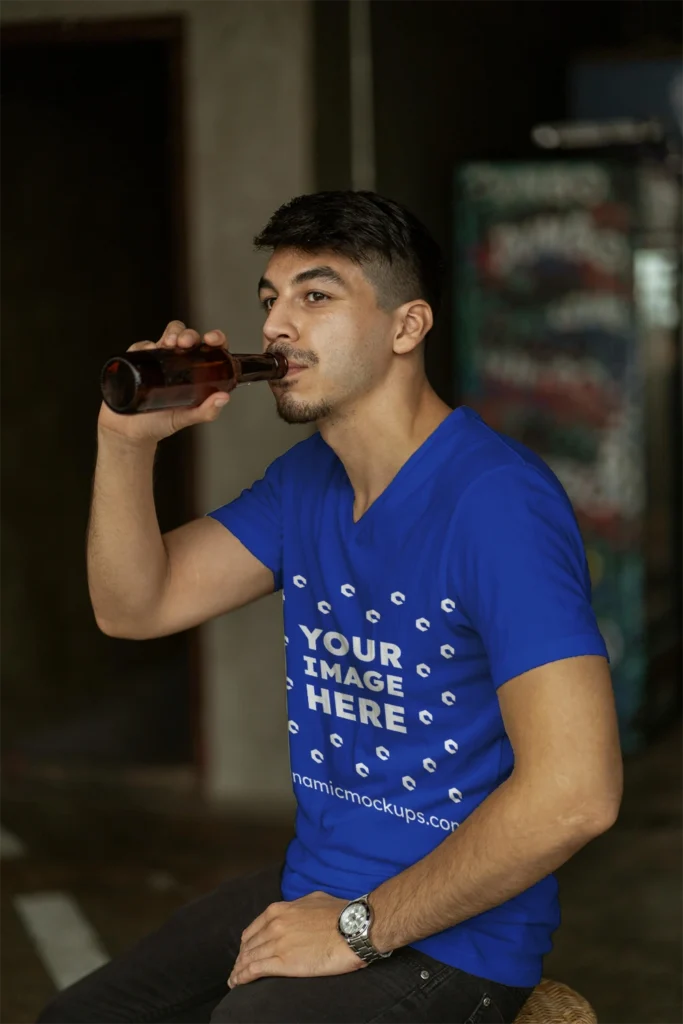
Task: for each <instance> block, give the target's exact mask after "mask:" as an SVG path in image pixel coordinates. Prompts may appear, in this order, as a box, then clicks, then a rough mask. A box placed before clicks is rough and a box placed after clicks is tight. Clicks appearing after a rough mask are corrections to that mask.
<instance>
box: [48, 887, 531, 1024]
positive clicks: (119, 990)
mask: <svg viewBox="0 0 683 1024" xmlns="http://www.w3.org/2000/svg"><path fill="white" fill-rule="evenodd" d="M281 872H282V869H281V867H277V868H273V869H269V870H268V871H262V872H259V873H258V874H254V875H251V876H249V877H247V878H240V879H234V880H231V881H229V882H225V883H224V884H223V885H221V886H219V887H218V889H216V890H214V892H212V893H209V894H208V895H206V896H201V897H200V898H199V899H196V900H194V901H193V902H192V903H189V904H187V906H185V907H182V908H181V909H180V910H178V911H176V913H175V914H173V915H172V916H171V917H170V919H169V920H168V921H167V922H166V924H164V925H163V926H162V927H161V928H160V929H159V930H158V931H156V932H153V933H152V934H151V935H148V936H147V937H146V938H144V939H142V940H141V941H140V942H138V943H137V944H136V945H135V946H133V948H132V949H130V950H129V951H128V952H127V953H125V954H124V955H123V956H120V957H118V958H116V959H115V960H112V961H111V962H110V963H108V964H105V965H104V966H103V967H100V968H98V970H96V971H93V972H92V973H91V974H89V975H87V976H86V977H85V978H82V979H81V980H80V981H77V982H76V983H75V984H74V985H70V986H69V988H66V989H64V990H63V991H62V992H60V993H58V995H57V996H56V997H55V998H54V999H53V1001H52V1002H51V1003H49V1004H48V1005H47V1006H46V1007H45V1009H44V1010H43V1012H42V1013H41V1015H40V1017H39V1018H38V1021H39V1022H41V1024H43V1022H44V1024H48V1022H61V1024H104V1022H109V1021H130V1022H133V1024H151V1022H166V1024H176V1022H182V1021H184V1022H189V1024H208V1022H209V1021H210V1022H211V1024H228V1022H230V1024H233V1022H234V1024H256V1022H257V1021H273V1022H277V1024H286V1022H291V1024H307V1022H310V1024H321V1022H323V1021H337V1022H339V1024H360V1022H365V1021H367V1022H370V1021H376V1022H380V1021H382V1022H389V1021H394V1022H402V1021H405V1022H406V1024H408V1022H410V1024H419V1022H421V1021H424V1022H425V1024H437V1022H440V1021H444V1022H450V1024H475V1022H482V1024H483V1022H487V1021H498V1022H500V1021H504V1022H507V1021H513V1020H514V1019H515V1016H516V1015H517V1013H518V1011H519V1009H520V1008H521V1006H522V1005H523V1003H524V1002H525V1000H526V998H527V996H528V995H529V993H530V991H531V989H526V988H509V987H507V986H505V985H499V984H497V983H495V982H491V981H486V980H485V979H484V978H477V977H475V976H474V975H472V974H467V973H465V972H464V971H460V970H458V969H457V968H455V967H449V966H447V965H446V964H443V963H441V962H440V961H438V960H434V959H433V958H432V957H430V956H426V955H425V954H424V953H420V952H418V951H417V950H414V949H411V948H410V947H405V948H403V949H400V950H397V951H396V952H395V953H394V954H393V956H391V957H389V958H388V959H387V960H382V961H377V962H376V963H374V964H371V965H370V966H369V967H367V968H366V969H365V970H362V971H354V972H353V973H352V974H342V975H338V976H335V977H329V978H260V979H259V980H258V981H253V982H251V983H250V984H248V985H238V986H237V988H234V989H232V990H229V989H228V987H227V979H228V975H229V974H230V969H231V967H232V965H233V963H234V961H235V959H236V957H237V953H238V951H239V946H240V936H241V934H242V932H243V931H244V929H245V928H246V927H247V926H248V925H250V924H251V922H252V921H253V920H254V918H255V917H258V915H259V914H261V913H262V912H263V911H264V910H265V909H266V907H267V906H269V905H270V904H271V903H275V902H278V901H279V900H281V899H282V894H281V892H280V876H281Z"/></svg>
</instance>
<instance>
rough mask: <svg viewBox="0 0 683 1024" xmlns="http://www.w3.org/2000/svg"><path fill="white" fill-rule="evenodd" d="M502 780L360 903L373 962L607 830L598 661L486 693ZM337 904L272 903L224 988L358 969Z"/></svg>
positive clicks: (613, 735) (606, 751)
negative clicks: (510, 754)
mask: <svg viewBox="0 0 683 1024" xmlns="http://www.w3.org/2000/svg"><path fill="white" fill-rule="evenodd" d="M498 697H499V701H500V708H501V712H502V715H503V721H504V723H505V728H506V730H507V733H508V736H509V738H510V742H511V744H512V748H513V750H514V754H515V766H514V770H513V772H512V774H511V776H510V777H509V779H507V780H506V781H505V782H504V783H503V784H502V785H501V786H499V787H498V789H496V790H494V792H493V793H491V794H490V796H488V797H487V798H486V800H484V801H483V803H481V804H480V805H479V807H477V809H476V810H475V811H473V813H472V814H471V815H470V816H469V817H468V818H467V819H466V821H464V822H463V824H462V825H461V826H460V828H459V829H457V831H456V832H454V833H452V835H450V836H448V838H447V839H444V841H443V842H442V843H441V844H440V845H439V846H437V848H436V849H435V850H432V852H431V853H429V854H427V856H426V857H424V858H423V859H422V860H420V861H418V862H417V863H416V864H413V865H411V867H409V868H407V869H406V870H405V871H402V872H401V873H400V874H398V875H395V876H394V877H393V878H391V879H389V880H388V881H387V882H384V884H383V885H380V886H379V887H378V888H377V889H375V891H374V892H373V893H372V894H371V895H370V905H371V907H372V908H373V911H374V916H375V920H374V923H373V926H372V928H371V931H370V938H371V939H372V942H373V944H374V945H375V946H376V947H377V948H378V949H379V951H380V952H386V951H387V950H389V949H397V948H399V947H400V946H406V945H409V944H410V943H412V942H417V941H418V940H419V939H423V938H426V937H427V936H428V935H435V934H436V933H437V932H441V931H443V930H444V929H446V928H450V927H452V926H453V925H456V924H458V923H459V922H460V921H465V920H466V919H467V918H469V917H474V916H475V915H476V914H481V913H483V912H484V911H485V910H489V909H490V908H491V907H495V906H498V905H499V904H501V903H504V902H505V901H506V900H509V899H511V898H512V897H513V896H516V895H517V893H520V892H523V891H524V890H525V889H528V888H529V887H530V886H532V885H534V883H535V882H538V881H540V879H541V878H545V877H546V875H548V874H550V873H551V872H552V871H554V870H555V869H556V868H558V867H559V866H560V864H563V863H564V862H565V861H566V860H568V859H569V857H571V856H572V854H574V853H576V851H577V850H579V849H580V848H581V847H582V846H583V845H584V844H585V843H587V842H589V841H590V840H591V839H593V838H595V836H597V835H599V834H600V833H601V832H605V831H606V830H607V829H608V828H610V826H611V825H612V824H613V823H614V821H615V819H616V816H617V813H618V810H619V804H620V801H621V787H622V768H621V754H620V750H619V737H618V732H617V721H616V714H615V709H614V699H613V695H612V683H611V679H610V674H609V669H608V667H607V661H606V660H605V658H603V657H599V656H596V655H584V656H582V657H576V658H566V659H564V660H562V661H556V662H553V663H552V664H549V665H543V666H541V667H540V668H535V669H532V670H531V671H529V672H524V673H523V674H522V675H520V676H517V677H516V678H515V679H510V680H509V681H508V682H507V683H504V684H503V685H502V686H501V687H500V689H499V690H498ZM347 902H348V901H347V900H343V899H338V898H337V897H335V896H330V895H328V894H327V893H324V892H314V893H311V894H310V895H308V896H303V897H302V898H301V899H298V900H294V901H292V902H290V903H273V904H272V905H271V906H270V907H268V909H267V910H265V911H264V913H263V914H261V915H259V917H257V918H256V920H255V921H254V922H253V923H252V924H251V925H250V926H249V928H247V930H246V931H245V932H244V934H243V935H242V944H241V948H240V953H239V956H238V957H237V961H236V963H235V964H234V966H233V968H232V973H231V975H230V979H229V981H228V984H229V985H230V987H233V986H234V985H244V984H248V983H249V982H251V981H255V980H256V979H257V978H262V977H266V976H268V975H283V976H288V977H304V978H310V977H314V976H319V975H325V974H346V973H348V972H351V971H356V970H359V969H360V968H362V967H364V966H365V964H364V963H363V961H362V960H360V959H359V958H358V957H357V956H356V954H355V953H354V952H353V951H352V950H351V949H350V948H349V946H348V945H347V944H346V942H345V940H344V939H343V938H342V937H341V936H340V935H339V934H338V932H337V918H338V917H339V914H340V913H341V910H342V909H343V908H344V907H345V906H346V904H347Z"/></svg>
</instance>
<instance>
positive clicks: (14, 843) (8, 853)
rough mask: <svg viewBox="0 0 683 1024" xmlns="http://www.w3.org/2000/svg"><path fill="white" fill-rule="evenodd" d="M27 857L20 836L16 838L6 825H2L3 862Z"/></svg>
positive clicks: (1, 853)
mask: <svg viewBox="0 0 683 1024" xmlns="http://www.w3.org/2000/svg"><path fill="white" fill-rule="evenodd" d="M25 855H26V847H25V846H24V844H23V843H22V841H21V839H20V838H19V836H15V834H14V832H10V830H9V829H8V828H5V826H4V825H0V857H2V858H3V860H10V859H14V858H15V857H24V856H25Z"/></svg>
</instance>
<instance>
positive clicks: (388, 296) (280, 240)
mask: <svg viewBox="0 0 683 1024" xmlns="http://www.w3.org/2000/svg"><path fill="white" fill-rule="evenodd" d="M254 245H255V246H256V247H257V249H272V250H273V251H274V250H276V249H297V250H299V251H300V252H307V253H316V252H322V251H327V252H333V253H336V254H337V255H339V256H346V257H347V259H350V260H353V262H354V263H357V264H358V265H359V266H360V267H361V268H362V269H363V272H364V273H365V275H366V277H367V278H368V280H369V281H370V282H371V283H372V284H373V286H374V287H375V291H376V293H377V301H378V303H379V305H380V307H381V308H382V309H396V307H397V306H401V305H403V303H405V302H410V301H411V300H413V299H424V301H425V302H428V303H429V305H430V306H431V307H432V311H433V313H434V316H435V317H436V315H437V313H438V311H439V307H440V305H441V292H442V287H443V256H442V253H441V250H440V248H439V246H438V244H437V243H436V242H435V240H434V239H433V238H432V236H431V235H430V233H429V231H428V230H427V228H426V227H425V226H424V224H422V223H421V222H420V221H419V220H418V219H417V217H415V216H414V215H413V214H412V213H411V212H410V211H409V210H406V209H405V207H403V206H401V205H400V204H399V203H396V202H394V201H393V200H392V199H385V198H384V197H383V196H379V195H377V194H376V193H375V192H360V191H359V192H354V191H351V190H348V191H339V192H314V193H312V194H310V195H303V196H297V197H296V198H295V199H291V200H290V201H289V202H288V203H285V204H284V206H281V207H280V209H279V210H277V211H276V212H275V213H274V214H273V216H272V217H271V218H270V220H269V222H268V224H267V225H266V227H265V228H264V229H263V231H262V232H261V233H260V234H259V235H257V236H256V238H255V239H254Z"/></svg>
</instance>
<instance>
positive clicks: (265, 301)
mask: <svg viewBox="0 0 683 1024" xmlns="http://www.w3.org/2000/svg"><path fill="white" fill-rule="evenodd" d="M273 302H275V298H274V296H272V295H271V296H270V297H269V298H267V299H262V301H261V305H262V306H263V308H264V309H265V311H266V313H270V311H271V309H272V308H273V305H272V304H273Z"/></svg>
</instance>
